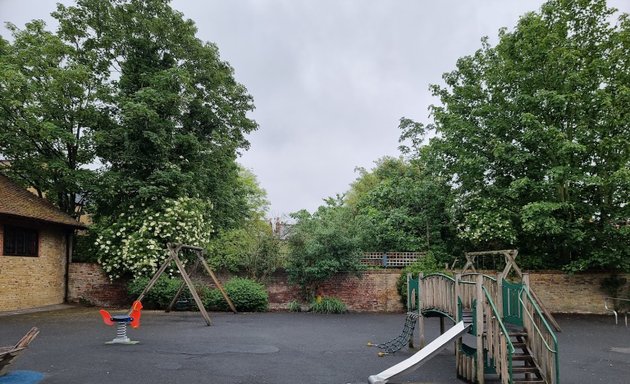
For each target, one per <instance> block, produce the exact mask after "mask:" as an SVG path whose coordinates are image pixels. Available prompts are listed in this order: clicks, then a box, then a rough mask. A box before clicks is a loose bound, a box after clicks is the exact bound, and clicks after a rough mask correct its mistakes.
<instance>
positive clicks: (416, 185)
mask: <svg viewBox="0 0 630 384" xmlns="http://www.w3.org/2000/svg"><path fill="white" fill-rule="evenodd" d="M376 164H377V166H376V167H375V168H374V169H373V170H372V171H371V172H367V171H365V170H361V176H360V177H359V178H358V179H357V180H356V181H355V182H354V183H353V184H352V188H351V190H350V191H349V192H348V198H347V199H346V203H347V205H348V206H349V207H350V208H351V209H352V211H353V212H354V218H353V220H354V223H355V225H356V232H357V234H358V236H359V239H360V243H361V247H362V249H363V250H364V251H370V252H373V251H383V252H387V251H412V252H413V251H427V250H429V249H431V248H435V247H438V248H441V247H442V248H443V247H446V246H449V245H454V242H453V241H452V239H453V237H454V236H453V233H454V231H453V229H452V228H451V226H450V224H449V220H448V217H447V211H446V206H447V203H448V199H449V193H450V188H449V187H448V186H447V185H446V183H444V182H440V181H439V179H438V178H435V177H432V176H431V175H429V174H428V173H426V172H425V171H424V166H423V165H422V164H421V163H420V162H418V161H413V162H411V161H407V160H404V159H395V158H388V157H385V158H383V159H381V160H379V161H377V163H376Z"/></svg>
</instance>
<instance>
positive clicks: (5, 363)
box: [0, 327, 39, 376]
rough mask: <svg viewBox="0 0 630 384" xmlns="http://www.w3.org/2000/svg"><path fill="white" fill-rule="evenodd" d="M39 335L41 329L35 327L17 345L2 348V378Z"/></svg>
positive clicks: (0, 351) (0, 368) (0, 357)
mask: <svg viewBox="0 0 630 384" xmlns="http://www.w3.org/2000/svg"><path fill="white" fill-rule="evenodd" d="M38 334H39V329H37V327H33V328H31V329H30V331H28V332H27V333H26V334H25V335H24V336H22V338H21V339H20V341H18V342H17V344H15V345H12V346H8V347H0V376H4V375H5V374H6V373H7V370H8V369H9V365H11V363H12V362H13V361H14V360H15V359H16V358H17V357H18V356H19V355H20V354H21V353H22V352H24V350H25V349H26V348H27V347H28V346H29V344H30V343H31V341H33V340H34V339H35V338H36V337H37V335H38Z"/></svg>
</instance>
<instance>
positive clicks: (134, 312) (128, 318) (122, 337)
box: [99, 300, 142, 344]
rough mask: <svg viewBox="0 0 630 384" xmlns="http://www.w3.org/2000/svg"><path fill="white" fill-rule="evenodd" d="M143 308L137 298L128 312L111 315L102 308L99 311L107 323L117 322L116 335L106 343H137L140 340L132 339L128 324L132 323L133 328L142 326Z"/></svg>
mask: <svg viewBox="0 0 630 384" xmlns="http://www.w3.org/2000/svg"><path fill="white" fill-rule="evenodd" d="M141 309H142V303H141V302H139V301H137V300H136V301H134V302H133V305H132V306H131V311H129V313H128V314H123V315H110V314H109V312H107V311H106V310H104V309H101V310H100V311H99V313H100V314H101V317H102V318H103V322H104V323H105V324H106V325H114V324H116V337H115V338H114V339H113V340H112V341H108V342H107V343H105V344H137V343H138V341H132V340H131V339H129V337H127V325H128V324H129V325H131V328H138V327H139V326H140V310H141Z"/></svg>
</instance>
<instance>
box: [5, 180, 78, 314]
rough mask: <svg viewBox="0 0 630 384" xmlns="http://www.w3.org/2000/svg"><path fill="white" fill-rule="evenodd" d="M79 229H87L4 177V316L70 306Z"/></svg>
mask: <svg viewBox="0 0 630 384" xmlns="http://www.w3.org/2000/svg"><path fill="white" fill-rule="evenodd" d="M78 228H84V225H83V224H80V223H78V222H77V221H76V220H75V219H73V218H72V217H71V216H69V215H67V214H65V213H63V212H61V211H60V210H58V209H57V208H55V207H54V206H53V205H52V204H50V203H49V202H48V201H46V200H45V199H42V198H39V197H37V196H35V195H34V194H33V193H31V192H29V191H27V190H26V189H24V188H22V187H20V186H19V185H17V184H15V183H13V182H12V181H11V180H10V179H9V178H7V177H6V176H4V175H2V174H0V311H11V310H17V309H25V308H33V307H40V306H45V305H53V304H60V303H63V302H64V301H65V299H66V296H67V287H68V266H69V261H70V257H71V253H72V251H71V244H72V234H73V232H74V230H75V229H78Z"/></svg>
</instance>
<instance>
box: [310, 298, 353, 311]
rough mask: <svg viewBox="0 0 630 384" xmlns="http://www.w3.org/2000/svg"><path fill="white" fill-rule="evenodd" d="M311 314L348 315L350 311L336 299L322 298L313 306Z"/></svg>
mask: <svg viewBox="0 0 630 384" xmlns="http://www.w3.org/2000/svg"><path fill="white" fill-rule="evenodd" d="M311 312H315V313H346V312H348V309H347V308H346V305H345V304H344V303H343V301H341V300H339V299H338V298H336V297H322V298H321V299H318V300H315V301H314V302H313V303H312V304H311Z"/></svg>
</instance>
